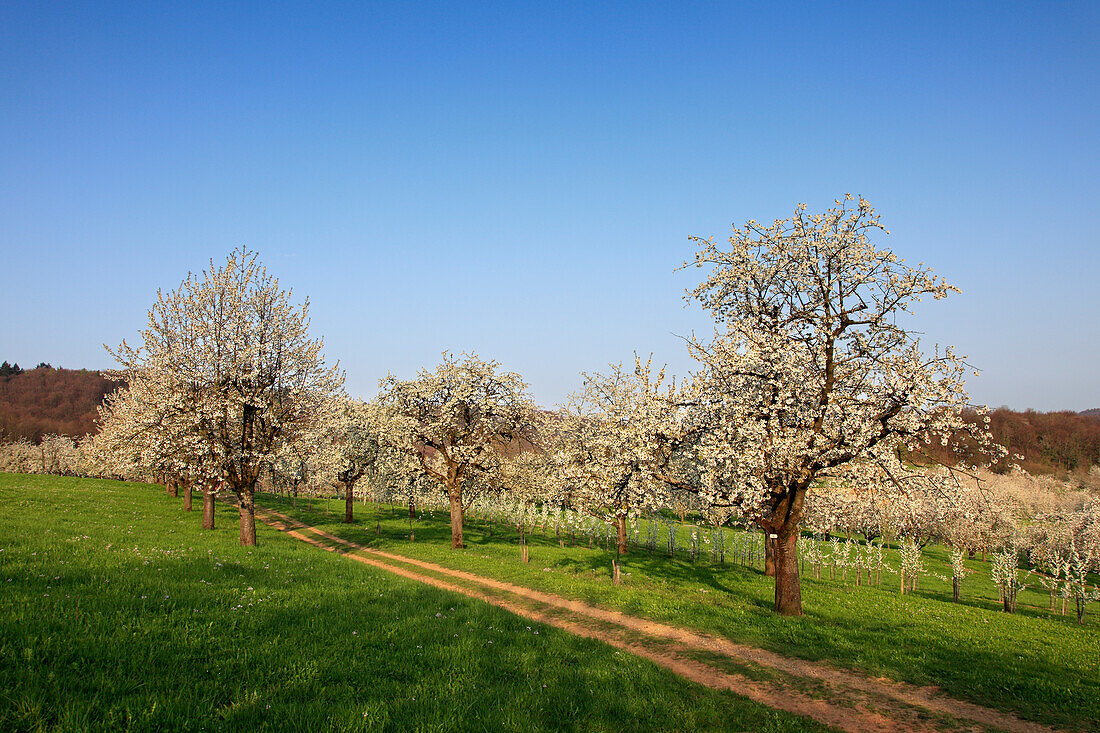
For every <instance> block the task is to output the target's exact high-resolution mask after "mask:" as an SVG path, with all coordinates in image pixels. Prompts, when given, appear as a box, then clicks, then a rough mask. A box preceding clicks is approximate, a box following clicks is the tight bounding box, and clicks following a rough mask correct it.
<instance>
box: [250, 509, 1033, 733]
mask: <svg viewBox="0 0 1100 733" xmlns="http://www.w3.org/2000/svg"><path fill="white" fill-rule="evenodd" d="M256 515H257V517H259V518H260V519H261V520H262V521H263V522H265V523H266V524H268V525H270V526H272V527H274V528H276V529H279V530H282V531H284V532H286V533H287V534H289V535H291V536H292V537H295V538H297V539H299V540H302V541H304V542H308V543H310V544H312V545H316V546H317V547H320V548H322V549H324V550H328V551H330V552H339V553H341V554H343V555H346V556H348V557H350V558H351V559H353V560H356V561H358V562H362V563H365V564H367V565H371V566H374V567H377V568H380V569H382V570H386V571H388V572H391V573H394V574H396V575H400V576H402V577H405V578H409V579H411V580H416V581H418V582H421V583H426V584H429V585H432V586H435V587H437V588H442V589H444V590H449V591H453V592H456V593H461V594H463V595H465V596H468V597H471V598H476V599H479V600H482V601H485V602H486V603H491V604H493V605H495V606H499V607H501V608H504V609H506V610H508V611H511V612H512V613H515V614H517V615H520V616H524V617H526V618H529V619H533V620H535V621H539V622H541V623H546V624H549V625H552V626H556V627H558V628H561V629H564V630H566V631H569V632H571V633H574V634H577V635H579V636H585V637H589V638H592V639H598V640H600V641H603V642H605V643H607V644H610V645H611V646H614V647H617V648H619V649H622V650H624V651H628V652H630V653H631V654H635V655H638V656H641V657H645V658H646V659H649V660H651V661H653V662H655V663H656V664H658V665H660V666H662V667H665V668H666V669H670V670H672V671H673V672H675V673H677V674H679V675H681V676H683V677H686V678H688V679H690V680H692V681H694V682H697V683H700V684H703V685H706V686H708V687H712V688H715V689H722V690H730V691H732V692H735V693H737V694H739V695H743V696H745V697H748V698H750V699H752V700H755V701H756V702H759V703H762V704H764V705H767V706H769V707H772V708H776V709H780V710H785V711H787V712H791V713H795V714H797V715H804V716H807V717H810V718H813V719H814V720H817V721H819V722H821V723H824V724H826V725H829V726H833V727H835V728H839V729H841V730H845V731H887V730H893V731H940V730H985V729H989V728H992V729H996V730H1005V731H1013V732H1016V731H1019V732H1020V733H1024V732H1028V733H1030V732H1032V731H1052V730H1053V729H1052V728H1049V727H1047V726H1043V725H1040V724H1038V723H1032V722H1028V721H1025V720H1021V719H1019V718H1017V717H1015V716H1013V715H1011V714H1009V713H1004V712H1001V711H998V710H993V709H991V708H986V707H982V706H980V705H975V704H974V703H969V702H966V701H963V700H957V699H954V698H951V697H947V696H946V695H943V694H942V693H940V692H939V691H938V690H937V689H936V688H932V687H916V686H913V685H909V684H905V683H901V682H895V681H892V680H888V679H873V678H870V677H866V676H863V675H860V674H858V673H854V672H849V671H845V670H839V669H836V668H834V667H832V666H830V665H828V664H824V663H821V662H810V661H806V660H802V659H796V658H793V657H785V656H783V655H781V654H777V653H775V652H771V651H767V650H765V649H760V648H757V647H752V646H747V645H744V644H736V643H734V642H731V641H729V640H727V639H722V638H719V637H715V636H710V635H707V634H702V633H698V632H694V631H690V630H685V629H681V628H677V627H674V626H668V625H666V624H661V623H658V622H655V621H650V620H648V619H644V618H638V617H635V616H628V615H626V614H623V613H620V612H618V611H608V610H605V609H602V608H597V607H595V606H592V605H589V604H587V603H584V602H581V601H576V600H571V599H568V598H563V597H561V596H556V595H553V594H550V593H543V592H540V591H536V590H532V589H530V588H526V587H523V586H518V585H514V584H512V583H506V582H503V581H500V580H495V579H493V578H487V577H484V576H480V575H476V574H474V573H469V572H465V571H462V570H454V569H451V568H447V567H444V566H442V565H437V564H435V563H430V562H425V561H423V560H417V559H414V558H410V557H405V556H403V555H397V554H395V553H392V552H386V551H383V550H377V549H373V548H369V547H364V546H362V545H359V544H356V543H354V542H349V541H348V540H345V539H342V538H340V537H337V536H335V535H333V534H330V533H328V532H325V531H324V530H321V529H317V528H316V527H311V526H309V525H306V524H302V523H301V522H298V521H297V520H295V519H292V518H291V517H288V516H286V515H285V514H281V513H279V512H276V511H274V510H271V509H266V508H262V507H257V508H256Z"/></svg>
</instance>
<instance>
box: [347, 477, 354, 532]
mask: <svg viewBox="0 0 1100 733" xmlns="http://www.w3.org/2000/svg"><path fill="white" fill-rule="evenodd" d="M354 494H355V483H354V482H352V481H345V482H344V524H351V523H352V521H353V517H352V507H353V506H355V496H354Z"/></svg>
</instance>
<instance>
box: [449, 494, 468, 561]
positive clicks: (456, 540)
mask: <svg viewBox="0 0 1100 733" xmlns="http://www.w3.org/2000/svg"><path fill="white" fill-rule="evenodd" d="M449 488H450V491H449V493H450V495H451V548H452V549H455V550H458V549H461V548H463V547H465V545H464V544H462V486H461V485H457V486H451V487H449Z"/></svg>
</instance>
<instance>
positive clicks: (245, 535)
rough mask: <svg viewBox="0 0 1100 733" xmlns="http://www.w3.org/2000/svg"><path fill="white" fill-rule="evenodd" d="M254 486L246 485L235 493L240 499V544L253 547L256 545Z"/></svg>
mask: <svg viewBox="0 0 1100 733" xmlns="http://www.w3.org/2000/svg"><path fill="white" fill-rule="evenodd" d="M255 491H256V488H255V486H248V487H246V488H244V489H241V491H240V492H239V493H238V494H237V498H238V499H239V500H240V512H241V545H242V546H244V547H254V546H255V545H256V496H255Z"/></svg>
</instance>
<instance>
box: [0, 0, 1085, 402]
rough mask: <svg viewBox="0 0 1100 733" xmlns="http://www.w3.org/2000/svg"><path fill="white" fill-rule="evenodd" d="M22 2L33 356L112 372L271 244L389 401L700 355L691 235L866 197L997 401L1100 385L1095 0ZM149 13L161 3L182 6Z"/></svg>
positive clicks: (27, 353) (15, 246) (353, 382)
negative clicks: (499, 373)
mask: <svg viewBox="0 0 1100 733" xmlns="http://www.w3.org/2000/svg"><path fill="white" fill-rule="evenodd" d="M143 5H144V4H119V5H110V4H104V3H89V4H64V5H61V4H49V3H29V2H28V3H5V4H3V5H0V247H2V252H3V254H2V262H3V267H2V268H0V292H2V293H3V294H4V303H5V308H6V310H7V311H8V313H10V314H15V315H13V316H12V317H8V318H4V319H2V320H0V358H4V359H9V360H13V361H18V362H20V363H21V364H23V365H25V366H28V365H33V364H34V363H37V362H39V361H48V362H51V363H53V364H54V365H58V364H60V365H64V366H68V367H81V366H84V367H89V368H100V367H107V366H109V365H110V359H109V357H108V356H107V354H106V353H105V352H104V350H103V347H102V344H104V343H109V344H117V343H118V342H119V341H121V340H122V339H123V338H130V339H132V338H133V337H134V335H135V334H136V332H137V330H138V329H139V328H140V327H141V326H142V324H143V320H144V314H145V312H146V310H147V309H148V307H149V306H150V305H151V304H152V302H153V299H154V297H155V294H156V290H157V289H158V288H164V289H171V288H174V287H175V286H177V285H178V284H179V282H180V281H181V280H182V279H183V278H184V276H185V275H186V274H187V272H188V271H189V270H198V269H201V268H202V267H203V266H204V265H206V263H207V262H208V260H209V259H210V258H214V259H215V260H224V258H225V256H226V254H227V253H228V252H229V251H230V250H231V249H232V248H234V247H235V246H238V245H241V244H244V245H247V246H248V247H250V248H253V249H256V250H258V251H259V252H260V255H261V258H262V260H263V261H264V262H265V263H266V264H267V265H268V267H269V269H271V270H272V271H273V272H274V273H275V274H276V275H277V276H279V278H280V280H281V282H282V283H283V284H284V285H285V286H288V287H292V288H293V289H294V292H295V293H296V294H297V295H298V296H300V297H304V296H307V295H308V296H309V297H310V299H311V300H312V303H313V328H314V330H315V332H317V333H318V334H322V335H324V337H325V341H326V352H327V353H328V355H329V357H330V358H338V359H339V360H340V363H341V365H342V366H343V368H344V369H345V370H346V371H347V375H348V387H349V391H351V392H352V393H354V394H360V395H364V396H366V395H370V394H373V393H374V392H375V390H376V386H377V380H378V379H379V378H380V377H382V376H384V375H385V374H386V372H387V371H392V372H394V373H396V374H400V375H411V374H412V373H413V372H414V371H415V370H416V369H417V368H418V367H421V366H431V365H433V364H435V363H436V362H437V361H438V356H439V354H440V352H441V351H443V350H444V349H449V350H454V351H462V350H469V349H472V350H476V351H478V352H479V353H480V354H481V355H482V356H485V357H492V358H496V359H498V360H500V361H501V362H502V363H503V364H504V366H505V367H506V368H508V369H511V370H515V371H518V372H520V373H521V374H523V375H524V376H525V377H526V378H527V379H528V381H529V382H530V383H531V386H532V391H533V393H534V395H535V396H536V398H537V399H538V400H539V401H541V402H543V403H544V404H548V405H549V404H553V403H556V402H558V401H560V400H561V399H562V398H563V397H564V396H565V395H566V394H567V393H568V392H569V391H571V390H573V389H575V388H577V387H578V386H579V384H580V378H579V376H578V373H579V372H581V371H583V370H598V369H600V368H602V367H603V366H604V365H606V364H607V363H608V362H618V361H622V360H629V359H631V358H632V354H633V352H634V351H635V350H637V351H639V352H641V353H642V354H648V353H650V352H653V354H654V358H655V360H656V361H658V362H667V363H668V364H669V366H670V368H671V369H672V370H673V371H676V372H678V373H683V372H685V371H687V370H689V369H690V368H691V361H690V359H689V357H688V356H687V354H686V351H685V349H684V347H683V344H682V341H681V340H680V339H679V338H678V336H677V334H679V335H682V334H686V333H688V332H690V331H691V330H692V329H695V330H697V331H704V332H705V331H706V330H708V329H709V325H708V320H707V319H706V317H705V316H704V315H703V314H701V313H700V312H699V311H698V309H695V308H691V307H688V308H685V304H684V302H683V300H682V295H683V292H684V289H685V288H688V287H691V286H693V285H694V284H695V282H696V281H697V279H698V277H699V273H698V272H697V271H695V270H691V271H686V272H674V269H675V268H676V267H677V265H678V264H679V263H680V262H681V261H682V260H684V259H686V258H690V256H691V255H692V252H693V250H692V248H691V246H690V244H689V242H688V236H689V235H701V236H715V237H718V238H725V237H726V236H728V231H729V227H730V224H731V223H732V222H735V221H736V222H742V221H744V220H745V219H747V218H757V219H763V220H769V219H771V218H775V217H783V216H788V215H789V214H790V213H791V211H792V210H793V208H794V206H795V204H797V203H798V202H801V201H805V202H807V203H808V204H809V205H810V207H811V209H821V208H824V207H826V206H827V205H829V203H830V202H831V201H832V199H834V198H836V197H838V196H841V195H843V194H844V193H845V192H852V193H859V194H862V195H864V196H865V197H867V198H868V199H869V200H870V201H871V203H872V204H873V205H874V206H875V207H876V208H877V209H878V210H879V212H880V213H881V214H882V215H883V218H884V221H885V223H886V225H887V226H888V227H889V228H890V229H891V231H892V232H893V233H892V235H891V236H890V237H888V238H886V239H884V240H883V243H884V244H887V245H888V246H890V247H892V248H893V249H894V250H895V251H897V252H898V253H899V254H900V255H901V256H903V257H905V258H907V259H908V260H910V261H913V262H917V261H923V262H926V263H928V264H930V265H931V266H932V267H933V268H934V269H936V270H937V272H939V273H942V274H943V275H944V276H946V277H947V278H948V280H949V281H951V282H953V283H954V284H956V285H958V286H959V287H960V288H962V290H963V293H962V295H958V296H955V297H953V298H951V299H949V300H947V301H942V302H936V303H925V304H922V306H921V308H920V310H919V311H918V319H917V321H916V323H917V325H918V327H919V328H920V330H922V331H923V332H924V333H925V337H924V338H925V340H926V341H927V342H928V343H929V344H930V345H931V344H934V343H937V342H938V343H941V344H954V345H955V346H956V347H958V349H959V350H960V351H961V352H962V353H965V354H968V355H969V357H970V362H971V363H973V364H974V365H975V366H976V367H978V368H980V369H981V370H982V374H981V376H979V377H976V378H973V379H972V380H971V381H970V382H969V387H970V391H971V394H972V396H973V398H974V400H975V401H977V402H981V403H986V404H991V405H1001V404H1007V405H1009V406H1011V407H1014V408H1026V407H1033V408H1036V409H1042V410H1052V409H1086V408H1090V407H1097V406H1100V380H1098V379H1097V365H1098V364H1100V319H1098V318H1097V316H1098V314H1100V288H1098V287H1097V274H1098V272H1100V268H1098V265H1100V235H1098V234H1097V228H1096V226H1095V224H1094V219H1095V216H1096V214H1097V211H1098V206H1097V202H1098V201H1100V175H1098V174H1097V171H1098V169H1100V166H1098V163H1100V141H1098V135H1097V132H1098V130H1100V125H1098V122H1100V91H1098V90H1100V84H1098V83H1097V79H1098V78H1100V50H1098V49H1100V5H1098V4H1096V3H1079V4H1077V3H1059V4H1053V3H1051V4H1013V3H990V4H979V3H946V4H941V5H937V4H932V3H918V4H914V5H912V6H911V7H908V8H905V7H900V6H897V5H895V4H892V3H866V4H857V3H844V4H836V5H832V4H828V5H826V4H820V5H788V6H780V5H777V4H773V3H758V4H750V3H718V4H693V5H691V6H690V7H688V6H686V5H685V4H682V3H668V4H656V3H627V4H622V5H599V6H598V7H597V6H596V5H595V4H590V3H553V4H550V3H538V4H530V5H523V4H513V3H509V4H470V5H460V4H454V6H453V7H452V6H450V5H448V4H423V5H417V4H405V3H402V4H386V5H368V4H366V3H353V4H348V5H346V6H339V5H325V6H324V7H323V8H321V7H314V5H313V4H301V5H297V4H290V3H277V4H275V3H256V4H252V5H247V4H232V5H231V4H228V3H211V4H203V3H199V2H191V3H187V4H181V5H177V6H168V5H163V6H162V5H158V6H157V7H144V6H143ZM150 5H152V4H150Z"/></svg>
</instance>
